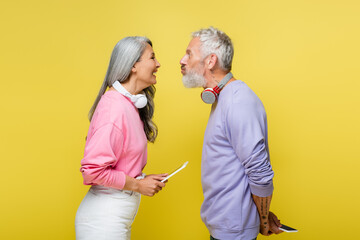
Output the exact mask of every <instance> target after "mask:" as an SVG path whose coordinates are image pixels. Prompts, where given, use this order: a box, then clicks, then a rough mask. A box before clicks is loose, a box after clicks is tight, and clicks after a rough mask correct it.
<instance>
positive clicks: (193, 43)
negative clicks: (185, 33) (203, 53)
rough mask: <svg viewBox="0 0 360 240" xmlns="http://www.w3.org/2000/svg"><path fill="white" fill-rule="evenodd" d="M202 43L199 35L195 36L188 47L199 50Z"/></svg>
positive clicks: (190, 49) (191, 49)
mask: <svg viewBox="0 0 360 240" xmlns="http://www.w3.org/2000/svg"><path fill="white" fill-rule="evenodd" d="M200 45H201V42H200V39H199V38H198V37H195V38H193V39H191V41H190V43H189V45H188V47H187V50H189V51H199V50H200Z"/></svg>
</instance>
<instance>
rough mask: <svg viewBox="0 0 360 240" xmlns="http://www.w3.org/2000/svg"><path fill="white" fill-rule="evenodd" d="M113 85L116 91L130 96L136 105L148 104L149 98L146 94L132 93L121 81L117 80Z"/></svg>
mask: <svg viewBox="0 0 360 240" xmlns="http://www.w3.org/2000/svg"><path fill="white" fill-rule="evenodd" d="M112 86H113V87H114V88H115V90H116V91H118V92H119V93H121V94H122V95H124V96H125V97H127V98H129V99H130V100H131V102H132V103H134V105H135V107H137V108H143V107H145V106H146V104H147V98H146V95H145V94H136V95H132V94H131V93H129V92H128V91H127V90H126V89H125V88H124V87H123V85H121V83H120V82H119V81H115V82H114V83H113V85H112Z"/></svg>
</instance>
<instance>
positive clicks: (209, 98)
mask: <svg viewBox="0 0 360 240" xmlns="http://www.w3.org/2000/svg"><path fill="white" fill-rule="evenodd" d="M232 77H233V75H232V73H231V72H229V73H228V74H226V75H225V77H224V78H223V79H222V80H221V81H220V82H219V84H218V85H217V86H216V87H214V88H206V89H205V90H204V91H202V93H201V99H202V100H203V101H204V103H208V104H213V103H214V102H215V101H216V100H217V98H218V96H219V94H220V91H221V90H222V89H223V87H224V86H225V84H226V83H227V82H228V81H229V80H230V79H231V78H232Z"/></svg>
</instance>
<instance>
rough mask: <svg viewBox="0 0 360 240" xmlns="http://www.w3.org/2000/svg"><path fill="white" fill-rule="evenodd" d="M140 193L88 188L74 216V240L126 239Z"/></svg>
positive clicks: (101, 187) (129, 232) (129, 233)
mask: <svg viewBox="0 0 360 240" xmlns="http://www.w3.org/2000/svg"><path fill="white" fill-rule="evenodd" d="M140 198H141V194H140V193H137V192H132V191H126V190H118V189H114V188H108V187H104V186H92V187H91V188H90V189H89V192H88V193H87V194H86V196H85V198H84V199H83V201H82V202H81V204H80V206H79V208H78V210H77V213H76V217H75V232H76V239H77V240H130V235H131V224H132V223H133V221H134V219H135V216H136V213H137V210H138V208H139V205H140Z"/></svg>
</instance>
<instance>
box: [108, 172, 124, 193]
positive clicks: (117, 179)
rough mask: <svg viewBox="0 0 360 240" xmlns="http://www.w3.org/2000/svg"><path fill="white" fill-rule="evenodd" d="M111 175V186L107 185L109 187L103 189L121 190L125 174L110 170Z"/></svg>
mask: <svg viewBox="0 0 360 240" xmlns="http://www.w3.org/2000/svg"><path fill="white" fill-rule="evenodd" d="M112 174H113V176H114V181H113V182H112V183H111V184H109V186H105V187H111V188H116V189H120V190H122V189H123V188H124V186H125V182H126V175H125V173H124V172H122V171H116V170H112Z"/></svg>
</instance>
